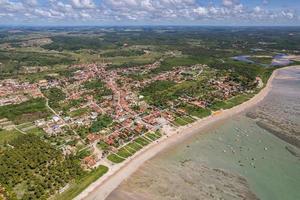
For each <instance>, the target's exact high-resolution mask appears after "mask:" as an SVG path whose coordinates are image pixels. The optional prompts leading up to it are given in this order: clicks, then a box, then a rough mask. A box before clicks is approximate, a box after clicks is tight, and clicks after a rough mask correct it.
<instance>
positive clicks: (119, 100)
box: [0, 61, 259, 169]
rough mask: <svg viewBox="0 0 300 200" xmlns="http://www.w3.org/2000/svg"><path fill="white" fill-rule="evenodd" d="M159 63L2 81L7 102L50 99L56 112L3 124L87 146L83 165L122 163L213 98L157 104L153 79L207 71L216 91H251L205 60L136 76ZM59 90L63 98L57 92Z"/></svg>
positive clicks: (66, 149)
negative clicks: (150, 96) (150, 94)
mask: <svg viewBox="0 0 300 200" xmlns="http://www.w3.org/2000/svg"><path fill="white" fill-rule="evenodd" d="M159 66H160V61H157V62H155V63H153V64H149V65H145V66H137V67H132V68H129V69H127V68H120V69H115V70H111V69H109V65H108V64H96V63H95V64H81V65H73V66H70V69H72V70H73V71H74V73H73V76H71V77H69V78H63V79H56V78H55V76H54V77H53V78H52V79H49V80H46V79H44V80H40V81H38V82H37V83H29V82H20V81H18V80H15V79H5V80H2V81H1V82H0V85H1V88H0V96H1V98H0V105H1V106H9V105H15V104H21V103H25V102H26V101H29V100H30V99H45V104H46V106H47V108H48V110H49V112H50V113H49V115H47V116H46V117H43V118H40V119H36V120H34V121H32V122H31V123H30V122H29V124H30V125H26V123H27V124H28V122H25V125H24V124H14V122H12V121H9V120H8V119H7V118H2V119H1V123H0V126H1V129H5V130H11V129H16V130H18V131H19V132H21V133H24V134H26V133H27V132H30V130H31V129H40V131H42V132H44V133H45V136H46V137H45V140H47V141H51V142H53V144H56V146H57V147H58V148H60V149H61V150H62V151H63V153H64V155H69V154H74V153H78V152H81V151H85V152H86V156H85V157H83V158H82V160H81V162H82V166H83V167H84V168H86V169H91V168H95V167H97V166H98V165H99V164H103V163H105V164H107V165H111V164H113V163H119V162H122V161H123V160H124V159H126V158H127V157H129V156H131V155H133V153H134V152H136V151H138V150H140V149H141V148H142V147H143V146H145V145H147V144H149V143H151V142H153V141H155V140H157V139H158V138H160V137H161V136H162V134H163V132H162V128H163V127H164V126H173V127H177V126H181V125H186V124H188V123H191V122H194V121H196V120H197V119H199V117H200V116H197V115H195V114H190V113H189V109H186V108H188V107H196V108H197V109H198V110H200V111H205V110H206V109H207V107H208V106H209V105H211V103H212V102H211V101H209V99H208V98H206V99H204V98H199V97H198V98H197V97H194V96H188V95H187V94H184V95H181V96H179V98H178V99H177V100H173V101H171V100H170V101H168V102H167V103H166V105H164V106H156V105H155V104H151V102H149V101H147V99H146V98H147V96H144V95H143V92H141V91H142V90H143V89H144V88H147V86H149V85H151V84H155V83H161V82H162V83H163V82H169V83H172V84H174V85H175V84H177V85H180V84H183V83H185V82H186V81H194V80H197V79H200V78H201V77H203V75H202V74H205V77H206V78H207V76H210V77H209V79H208V81H207V84H208V85H209V86H207V87H211V88H212V90H213V92H212V95H215V96H217V97H218V98H220V100H222V101H223V100H227V99H229V98H231V97H233V96H235V95H237V94H241V93H243V92H248V93H250V92H251V91H246V88H244V87H242V86H241V85H240V84H239V83H237V82H234V81H232V80H230V78H229V77H226V76H222V77H218V76H217V75H216V71H214V70H211V69H209V67H208V66H207V65H202V64H197V65H194V66H191V67H187V66H180V67H177V68H176V69H175V70H172V71H167V72H163V73H159V74H157V75H154V76H151V77H150V78H147V79H141V80H137V79H134V78H131V76H130V75H133V74H137V73H139V74H147V73H149V72H150V71H151V70H154V69H156V68H158V67H159ZM31 68H34V67H31ZM28 73H31V72H28ZM258 82H259V81H257V83H256V84H257V85H259V83H258ZM58 93H61V94H62V95H61V96H63V98H61V99H60V98H59V97H53V96H56V95H57V94H58ZM70 104H71V105H70ZM181 104H184V105H185V107H182V106H181ZM209 114H210V113H208V114H206V115H209ZM206 115H204V116H206Z"/></svg>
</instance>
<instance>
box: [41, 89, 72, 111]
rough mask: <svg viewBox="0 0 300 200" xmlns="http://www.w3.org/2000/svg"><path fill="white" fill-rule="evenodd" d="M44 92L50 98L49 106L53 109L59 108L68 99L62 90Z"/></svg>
mask: <svg viewBox="0 0 300 200" xmlns="http://www.w3.org/2000/svg"><path fill="white" fill-rule="evenodd" d="M42 92H43V94H44V95H45V96H46V97H47V98H48V100H49V106H50V107H51V108H59V107H60V105H59V102H60V101H63V100H65V98H66V94H65V93H64V92H63V91H62V90H61V89H59V88H56V87H54V88H50V89H47V90H43V91H42Z"/></svg>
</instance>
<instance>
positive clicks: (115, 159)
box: [107, 154, 125, 163]
mask: <svg viewBox="0 0 300 200" xmlns="http://www.w3.org/2000/svg"><path fill="white" fill-rule="evenodd" d="M107 159H108V160H110V161H111V162H113V163H121V162H123V161H124V160H125V159H123V158H120V157H119V156H117V155H116V154H110V155H109V156H107Z"/></svg>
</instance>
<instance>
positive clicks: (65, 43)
mask: <svg viewBox="0 0 300 200" xmlns="http://www.w3.org/2000/svg"><path fill="white" fill-rule="evenodd" d="M51 40H52V41H53V42H52V43H50V44H46V45H44V46H42V47H43V48H45V49H48V50H56V51H64V50H70V51H76V50H80V49H92V50H97V49H103V48H107V47H109V46H111V45H110V44H109V43H106V42H104V41H103V40H102V39H101V38H99V37H88V36H62V35H61V36H54V37H51ZM112 47H113V46H112Z"/></svg>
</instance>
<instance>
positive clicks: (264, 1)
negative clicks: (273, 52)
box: [0, 0, 300, 26]
mask: <svg viewBox="0 0 300 200" xmlns="http://www.w3.org/2000/svg"><path fill="white" fill-rule="evenodd" d="M0 24H1V25H68V26H72V25H99V26H101V25H231V26H232V25H269V26H270V25H299V26H300V0H0Z"/></svg>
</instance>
